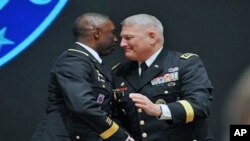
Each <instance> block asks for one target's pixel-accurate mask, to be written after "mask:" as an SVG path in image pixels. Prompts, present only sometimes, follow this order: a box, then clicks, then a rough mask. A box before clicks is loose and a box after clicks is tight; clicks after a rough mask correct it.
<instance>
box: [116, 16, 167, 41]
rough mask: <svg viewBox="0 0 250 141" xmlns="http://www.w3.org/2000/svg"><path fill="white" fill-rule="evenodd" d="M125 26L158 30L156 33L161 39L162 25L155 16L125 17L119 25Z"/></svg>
mask: <svg viewBox="0 0 250 141" xmlns="http://www.w3.org/2000/svg"><path fill="white" fill-rule="evenodd" d="M125 24H132V25H133V24H135V25H146V26H147V25H148V26H153V27H155V28H156V29H157V30H158V32H159V33H160V34H161V35H162V37H163V26H162V23H161V22H160V21H159V20H158V19H157V18H156V17H155V16H152V15H148V14H137V15H133V16H130V17H127V18H126V19H124V20H123V21H122V22H121V25H125Z"/></svg>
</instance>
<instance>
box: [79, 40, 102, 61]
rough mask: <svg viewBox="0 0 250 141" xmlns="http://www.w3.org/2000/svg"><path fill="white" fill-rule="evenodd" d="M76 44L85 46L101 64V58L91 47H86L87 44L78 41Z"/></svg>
mask: <svg viewBox="0 0 250 141" xmlns="http://www.w3.org/2000/svg"><path fill="white" fill-rule="evenodd" d="M76 43H77V44H78V45H80V46H81V47H83V48H85V49H86V50H87V51H89V53H90V54H92V55H93V56H94V58H95V59H96V60H97V61H98V62H99V63H100V64H101V63H102V59H101V57H100V56H99V54H98V53H97V52H96V51H95V50H93V49H92V48H90V47H88V46H87V45H85V44H83V43H80V42H76Z"/></svg>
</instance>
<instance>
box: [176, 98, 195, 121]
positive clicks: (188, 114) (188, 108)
mask: <svg viewBox="0 0 250 141" xmlns="http://www.w3.org/2000/svg"><path fill="white" fill-rule="evenodd" d="M178 102H179V103H180V104H181V105H182V106H183V107H184V109H185V111H186V123H189V122H192V121H193V120H194V109H193V107H192V105H191V104H190V103H189V102H188V101H186V100H180V101H178Z"/></svg>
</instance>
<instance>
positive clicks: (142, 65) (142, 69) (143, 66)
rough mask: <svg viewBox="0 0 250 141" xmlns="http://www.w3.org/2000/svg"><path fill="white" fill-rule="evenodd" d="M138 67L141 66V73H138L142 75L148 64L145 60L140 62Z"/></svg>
mask: <svg viewBox="0 0 250 141" xmlns="http://www.w3.org/2000/svg"><path fill="white" fill-rule="evenodd" d="M140 67H141V75H140V77H142V76H143V74H144V72H145V71H146V70H147V68H148V66H147V64H146V63H145V62H143V63H141V65H140Z"/></svg>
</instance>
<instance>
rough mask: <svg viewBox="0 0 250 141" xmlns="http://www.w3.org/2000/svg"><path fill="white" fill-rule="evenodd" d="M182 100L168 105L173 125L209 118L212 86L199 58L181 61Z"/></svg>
mask: <svg viewBox="0 0 250 141" xmlns="http://www.w3.org/2000/svg"><path fill="white" fill-rule="evenodd" d="M179 79H180V85H181V90H180V91H181V99H180V100H179V101H177V102H174V103H170V104H168V106H169V109H170V111H171V114H172V121H173V123H183V122H184V123H190V122H193V121H195V120H199V119H204V118H207V117H208V116H209V113H210V102H211V95H210V93H211V91H212V89H213V87H212V84H211V82H210V80H209V78H208V75H207V72H206V70H205V67H204V65H203V63H202V61H201V60H200V59H199V57H197V56H193V57H191V58H188V59H181V60H180V72H179Z"/></svg>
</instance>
